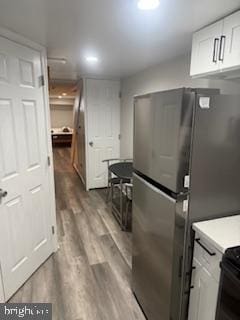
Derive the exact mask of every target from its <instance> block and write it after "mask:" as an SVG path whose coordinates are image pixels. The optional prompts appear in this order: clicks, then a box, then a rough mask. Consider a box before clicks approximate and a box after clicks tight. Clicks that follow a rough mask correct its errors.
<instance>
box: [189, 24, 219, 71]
mask: <svg viewBox="0 0 240 320" xmlns="http://www.w3.org/2000/svg"><path fill="white" fill-rule="evenodd" d="M222 30H223V20H221V21H218V22H216V23H214V24H212V25H210V26H209V27H206V28H204V29H202V30H200V31H198V32H196V33H195V34H194V35H193V43H192V58H191V71H190V74H191V76H194V75H198V74H203V73H208V72H213V71H217V70H218V69H219V60H218V55H219V45H220V38H221V35H222Z"/></svg>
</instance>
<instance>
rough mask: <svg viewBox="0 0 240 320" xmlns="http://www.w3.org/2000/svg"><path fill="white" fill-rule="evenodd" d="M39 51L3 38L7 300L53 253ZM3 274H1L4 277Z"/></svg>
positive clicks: (1, 227)
mask: <svg viewBox="0 0 240 320" xmlns="http://www.w3.org/2000/svg"><path fill="white" fill-rule="evenodd" d="M42 74H43V70H42V64H41V55H40V52H38V51H35V50H33V49H30V48H27V47H24V46H21V45H19V44H16V43H14V42H12V41H9V40H7V39H5V38H2V37H0V188H1V189H2V190H4V191H6V192H7V195H6V196H5V197H2V198H1V197H0V262H1V273H2V282H3V288H4V300H8V299H9V298H10V297H11V296H12V295H13V294H14V293H15V291H16V290H17V289H18V288H19V287H20V286H21V285H22V284H23V283H24V282H25V281H26V280H27V279H28V277H29V276H30V275H31V274H32V273H33V272H34V271H35V270H36V269H37V268H38V267H39V266H40V265H41V264H42V263H43V262H44V261H45V259H46V258H47V257H48V256H49V255H50V254H51V253H52V252H53V238H52V232H51V225H52V223H51V221H52V217H51V209H50V206H51V202H50V201H51V200H52V199H51V192H50V185H49V178H48V174H49V166H48V149H47V128H46V127H47V124H46V117H45V116H46V115H45V106H44V93H43V92H44V91H43V87H42V85H41V83H40V77H41V75H42ZM0 276H1V275H0Z"/></svg>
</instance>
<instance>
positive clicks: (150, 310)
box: [133, 175, 176, 320]
mask: <svg viewBox="0 0 240 320" xmlns="http://www.w3.org/2000/svg"><path fill="white" fill-rule="evenodd" d="M175 205H176V200H175V199H173V198H170V197H169V196H167V195H166V194H164V193H163V192H161V191H160V190H159V189H157V188H155V187H154V186H153V185H151V184H149V183H148V182H146V181H145V180H143V179H142V178H140V177H139V176H137V175H134V197H133V291H134V293H135V295H136V297H137V299H138V301H139V303H140V305H141V306H142V308H143V310H144V313H145V314H146V316H147V319H148V320H156V319H160V318H161V320H169V319H170V314H171V296H172V291H171V287H172V271H173V264H174V261H173V260H174V230H175Z"/></svg>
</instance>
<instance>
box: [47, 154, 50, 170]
mask: <svg viewBox="0 0 240 320" xmlns="http://www.w3.org/2000/svg"><path fill="white" fill-rule="evenodd" d="M47 163H48V166H49V167H50V166H51V158H50V156H48V157H47Z"/></svg>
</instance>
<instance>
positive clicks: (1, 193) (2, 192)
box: [0, 189, 8, 200]
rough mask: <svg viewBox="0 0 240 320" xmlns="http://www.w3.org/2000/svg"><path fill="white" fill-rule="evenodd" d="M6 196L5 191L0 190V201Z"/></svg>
mask: <svg viewBox="0 0 240 320" xmlns="http://www.w3.org/2000/svg"><path fill="white" fill-rule="evenodd" d="M7 194H8V193H7V191H4V190H2V189H0V200H1V199H2V198H5V197H6V196H7Z"/></svg>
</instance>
